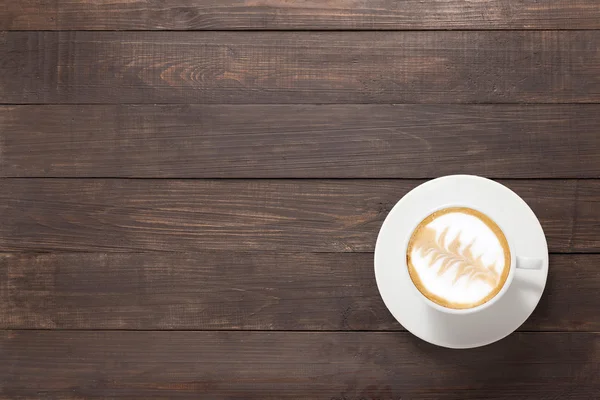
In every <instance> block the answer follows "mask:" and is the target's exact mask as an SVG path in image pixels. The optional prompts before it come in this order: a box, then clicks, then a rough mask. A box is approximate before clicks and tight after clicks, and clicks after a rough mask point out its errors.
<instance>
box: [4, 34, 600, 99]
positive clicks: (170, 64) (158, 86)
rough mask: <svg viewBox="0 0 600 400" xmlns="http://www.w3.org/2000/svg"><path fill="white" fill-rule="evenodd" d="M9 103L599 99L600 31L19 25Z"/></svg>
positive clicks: (8, 57) (7, 37)
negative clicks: (27, 28)
mask: <svg viewBox="0 0 600 400" xmlns="http://www.w3.org/2000/svg"><path fill="white" fill-rule="evenodd" d="M0 54H3V55H4V57H3V60H2V63H0V88H1V89H2V90H0V102H1V103H186V104H187V103H236V104H256V103H278V104H283V103H471V102H476V103H523V102H525V103H581V102H588V103H593V102H599V101H600V31H558V32H557V31H510V32H490V31H471V32H464V31H463V32H451V31H440V32H426V31H422V32H250V33H249V32H245V33H239V32H238V33H236V32H137V33H136V32H8V33H4V34H2V35H1V36H0Z"/></svg>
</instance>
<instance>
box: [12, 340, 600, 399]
mask: <svg viewBox="0 0 600 400" xmlns="http://www.w3.org/2000/svg"><path fill="white" fill-rule="evenodd" d="M599 352H600V335H599V334H597V333H569V334H565V333H516V334H513V335H511V336H509V337H508V338H506V339H504V340H503V341H501V342H500V343H496V344H493V345H490V346H486V347H482V348H479V349H474V350H468V351H461V352H457V351H456V350H450V349H441V348H434V347H433V346H432V345H429V344H427V343H425V342H422V341H420V340H419V339H417V338H415V337H413V336H412V335H410V334H409V333H406V332H390V333H373V332H337V333H336V332H333V333H315V332H313V333H311V332H273V333H268V332H122V331H121V332H67V331H12V332H11V331H8V332H0V356H1V358H2V360H3V362H2V363H0V383H2V385H0V398H2V399H11V400H12V399H15V398H28V399H29V398H36V399H37V398H60V399H65V400H75V399H82V398H85V399H106V398H110V399H148V398H153V399H198V398H210V399H242V398H243V399H261V400H264V399H311V400H312V399H430V400H432V399H482V398H485V399H523V398H528V399H529V398H536V399H550V398H560V399H593V398H594V397H595V396H596V395H597V394H598V392H599V391H600V380H599V379H598V377H599V376H600V375H599V374H600V369H599V364H598V354H599Z"/></svg>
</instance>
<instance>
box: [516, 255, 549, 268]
mask: <svg viewBox="0 0 600 400" xmlns="http://www.w3.org/2000/svg"><path fill="white" fill-rule="evenodd" d="M542 264H543V262H542V260H541V259H539V258H529V257H519V256H517V268H519V269H542Z"/></svg>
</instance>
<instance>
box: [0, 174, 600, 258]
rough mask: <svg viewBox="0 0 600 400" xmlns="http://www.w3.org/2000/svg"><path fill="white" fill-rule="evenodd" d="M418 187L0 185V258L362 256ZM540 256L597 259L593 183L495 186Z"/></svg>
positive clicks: (339, 183)
mask: <svg viewBox="0 0 600 400" xmlns="http://www.w3.org/2000/svg"><path fill="white" fill-rule="evenodd" d="M420 183H422V181H418V180H215V181H211V180H200V181H194V180H183V181H182V180H151V179H144V180H131V179H130V180H114V179H108V180H105V179H8V180H4V182H3V186H2V194H1V195H0V221H2V224H0V250H1V251H56V250H58V251H69V250H74V251H109V252H115V251H117V252H128V251H138V250H152V251H169V252H172V251H192V252H193V251H199V250H207V249H215V250H228V251H235V250H237V251H240V250H278V251H293V252H295V251H314V252H331V251H334V252H355V251H359V252H361V251H372V250H373V248H374V245H375V239H376V236H377V232H378V231H379V228H380V226H381V223H382V222H383V220H384V218H385V216H386V215H387V213H388V212H389V210H390V209H391V207H392V206H393V205H394V204H395V203H396V202H397V201H398V200H399V199H400V198H401V197H402V196H404V195H405V194H406V193H407V192H408V191H409V190H411V189H413V188H414V187H416V186H417V185H418V184H420ZM503 183H505V184H506V185H508V187H510V188H511V189H513V190H514V191H516V192H517V193H518V194H519V195H521V196H522V197H523V198H524V199H525V201H527V202H528V203H529V205H530V206H531V207H532V209H533V210H534V212H535V213H536V214H537V216H538V218H539V219H540V221H541V223H542V226H543V227H544V230H545V233H546V236H547V239H548V244H549V248H550V251H553V252H571V251H577V252H594V251H599V250H600V235H598V231H599V229H598V221H599V220H600V215H599V214H600V207H597V204H598V200H597V199H598V196H597V193H598V190H599V188H600V181H598V180H582V181H577V180H567V181H562V180H542V181H540V180H516V181H503Z"/></svg>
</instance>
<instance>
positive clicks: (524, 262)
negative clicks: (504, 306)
mask: <svg viewBox="0 0 600 400" xmlns="http://www.w3.org/2000/svg"><path fill="white" fill-rule="evenodd" d="M455 207H456V208H469V209H472V210H475V211H478V212H479V213H482V214H484V215H486V216H489V213H486V212H485V210H481V209H480V208H478V207H473V206H472V205H470V204H446V205H444V206H443V207H438V208H435V209H432V210H430V211H429V212H428V213H425V214H424V215H423V216H422V218H420V219H419V221H418V222H417V223H416V224H415V225H414V226H413V227H412V229H411V230H410V232H414V230H415V229H416V228H417V227H418V226H419V225H420V224H421V222H422V221H423V220H425V218H427V216H429V215H431V214H433V213H435V212H436V211H440V210H444V209H447V208H455ZM488 218H489V217H488ZM494 223H495V224H496V225H498V227H499V228H500V230H501V231H502V233H503V234H504V236H505V238H506V241H507V243H508V248H509V250H510V268H509V272H508V276H507V278H506V280H505V281H504V285H503V286H502V288H501V289H500V291H499V292H498V293H497V294H496V295H495V296H494V297H492V298H491V299H489V300H488V301H486V302H485V303H483V304H480V305H478V306H475V307H471V308H460V309H458V308H450V307H445V306H443V305H440V304H438V303H436V302H434V301H432V300H430V299H429V298H428V297H427V296H425V295H424V294H423V293H422V292H421V291H420V290H419V288H418V287H417V286H416V285H415V283H414V282H413V281H412V279H409V280H410V281H411V286H412V287H413V289H414V291H415V292H416V293H417V295H418V297H420V298H421V299H422V300H423V301H424V302H425V303H426V304H427V305H429V306H430V307H432V308H434V309H436V310H438V311H440V312H442V313H446V314H454V315H465V314H473V313H476V312H479V311H482V310H484V309H486V308H488V307H490V306H491V305H493V304H494V303H496V302H497V301H498V300H499V299H500V298H502V296H504V295H505V294H506V292H507V291H508V288H509V287H510V285H511V283H512V281H513V279H514V277H515V273H516V270H517V269H529V270H532V269H533V270H535V269H541V268H542V266H543V260H542V259H538V258H530V257H523V256H520V255H518V254H516V253H515V251H514V249H515V246H513V244H512V241H511V238H510V237H508V236H507V235H506V233H505V232H506V230H505V229H504V228H503V226H502V224H501V223H499V222H498V221H494ZM411 236H412V235H409V236H408V238H407V240H406V243H404V247H403V249H404V254H407V252H408V246H409V242H410V238H411ZM404 267H405V268H407V271H408V265H405V266H404Z"/></svg>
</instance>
